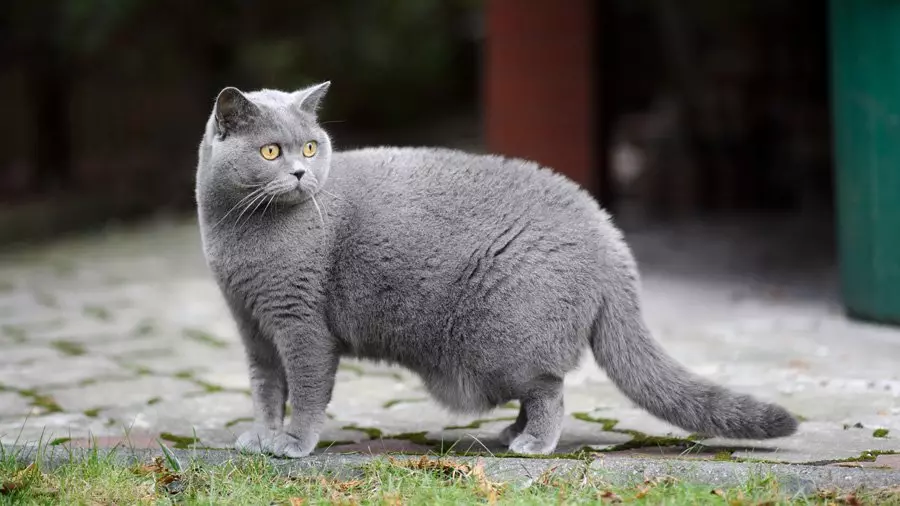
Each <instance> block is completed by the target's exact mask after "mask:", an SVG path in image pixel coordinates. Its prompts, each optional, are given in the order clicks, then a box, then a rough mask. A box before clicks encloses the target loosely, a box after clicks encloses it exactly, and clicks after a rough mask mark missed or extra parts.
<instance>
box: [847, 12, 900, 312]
mask: <svg viewBox="0 0 900 506" xmlns="http://www.w3.org/2000/svg"><path fill="white" fill-rule="evenodd" d="M830 5H831V9H830V10H831V12H830V23H831V64H832V106H833V109H832V110H833V115H834V116H833V119H834V141H835V164H836V166H835V169H836V170H835V171H836V182H837V185H836V186H837V206H838V209H837V214H838V216H837V221H838V251H839V255H840V262H841V281H842V285H843V286H842V288H843V298H844V304H845V305H846V308H847V312H848V313H849V314H850V315H851V316H855V317H859V318H863V319H867V320H875V321H879V322H892V323H900V0H831V4H830Z"/></svg>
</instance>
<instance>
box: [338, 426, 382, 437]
mask: <svg viewBox="0 0 900 506" xmlns="http://www.w3.org/2000/svg"><path fill="white" fill-rule="evenodd" d="M341 430H355V431H359V432H362V433H363V434H365V435H367V436H369V439H381V435H382V433H381V429H377V428H375V427H360V426H358V425H353V424H351V425H345V426H343V427H341Z"/></svg>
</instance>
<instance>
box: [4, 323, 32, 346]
mask: <svg viewBox="0 0 900 506" xmlns="http://www.w3.org/2000/svg"><path fill="white" fill-rule="evenodd" d="M0 330H2V331H3V335H4V336H6V337H7V338H9V339H10V340H11V341H12V342H14V343H19V344H21V343H24V342H25V341H27V340H28V333H27V332H25V329H23V328H22V327H17V326H15V325H4V326H3V327H0Z"/></svg>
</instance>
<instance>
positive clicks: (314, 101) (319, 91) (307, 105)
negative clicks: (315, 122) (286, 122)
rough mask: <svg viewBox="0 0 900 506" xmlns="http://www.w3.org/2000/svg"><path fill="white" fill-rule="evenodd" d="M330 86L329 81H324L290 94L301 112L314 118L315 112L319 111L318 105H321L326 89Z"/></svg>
mask: <svg viewBox="0 0 900 506" xmlns="http://www.w3.org/2000/svg"><path fill="white" fill-rule="evenodd" d="M330 86H331V81H325V82H323V83H319V84H314V85H312V86H310V87H308V88H304V89H302V90H298V91H295V92H294V93H292V95H293V96H294V104H295V105H296V106H297V107H298V108H299V109H300V110H301V111H303V112H305V113H308V114H311V115H313V116H315V115H316V111H318V110H319V105H321V102H322V99H323V98H325V94H326V93H328V88H329V87H330Z"/></svg>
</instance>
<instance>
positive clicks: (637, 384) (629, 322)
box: [591, 269, 797, 439]
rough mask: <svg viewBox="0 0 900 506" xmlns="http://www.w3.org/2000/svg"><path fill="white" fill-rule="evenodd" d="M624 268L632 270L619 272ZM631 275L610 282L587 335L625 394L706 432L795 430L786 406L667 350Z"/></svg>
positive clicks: (735, 434) (765, 434) (754, 434)
mask: <svg viewBox="0 0 900 506" xmlns="http://www.w3.org/2000/svg"><path fill="white" fill-rule="evenodd" d="M628 271H631V272H634V271H633V269H623V270H622V271H620V272H628ZM635 277H636V276H635V275H627V274H622V276H621V278H620V279H617V280H610V281H611V282H610V283H609V285H607V286H606V287H605V288H606V289H607V291H608V294H607V296H606V297H605V301H604V303H603V307H602V308H601V310H600V314H599V315H598V318H597V321H596V322H595V328H594V332H593V335H592V338H591V348H592V349H593V352H594V357H595V358H596V359H597V363H598V364H600V366H601V367H602V368H603V369H604V370H605V371H606V373H607V375H608V376H609V378H610V379H611V380H612V381H613V383H615V385H616V386H617V387H618V388H619V389H620V390H621V391H622V392H623V393H624V394H625V395H626V396H628V397H629V398H630V399H631V400H632V401H634V402H635V403H636V404H637V405H638V406H640V407H642V408H644V409H646V410H647V411H649V412H650V413H651V414H653V415H655V416H657V417H659V418H661V419H663V420H665V421H667V422H669V423H671V424H673V425H676V426H678V427H681V428H683V429H685V430H688V431H691V432H695V433H699V434H702V435H705V436H722V437H729V438H737V439H768V438H775V437H781V436H788V435H790V434H793V433H794V432H795V431H796V430H797V421H796V420H795V419H794V417H793V416H791V415H790V413H788V412H787V411H786V410H785V409H784V408H782V407H780V406H777V405H775V404H770V403H765V402H761V401H759V400H756V399H754V398H753V397H751V396H749V395H742V394H738V393H736V392H732V391H729V390H727V389H725V388H723V387H721V386H718V385H715V384H713V383H711V382H709V381H706V380H704V379H702V378H700V377H698V376H695V375H694V374H692V373H691V372H689V371H688V370H687V369H685V368H684V367H682V366H681V365H680V364H678V363H677V362H676V361H675V360H674V359H672V358H671V357H670V356H669V355H668V354H666V352H665V351H664V350H663V349H662V348H661V347H660V346H659V344H657V342H656V341H655V340H654V339H653V337H652V336H651V335H650V332H649V331H648V329H647V327H646V325H645V323H644V320H643V317H642V315H641V309H640V301H639V296H638V293H637V281H636V279H635Z"/></svg>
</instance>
